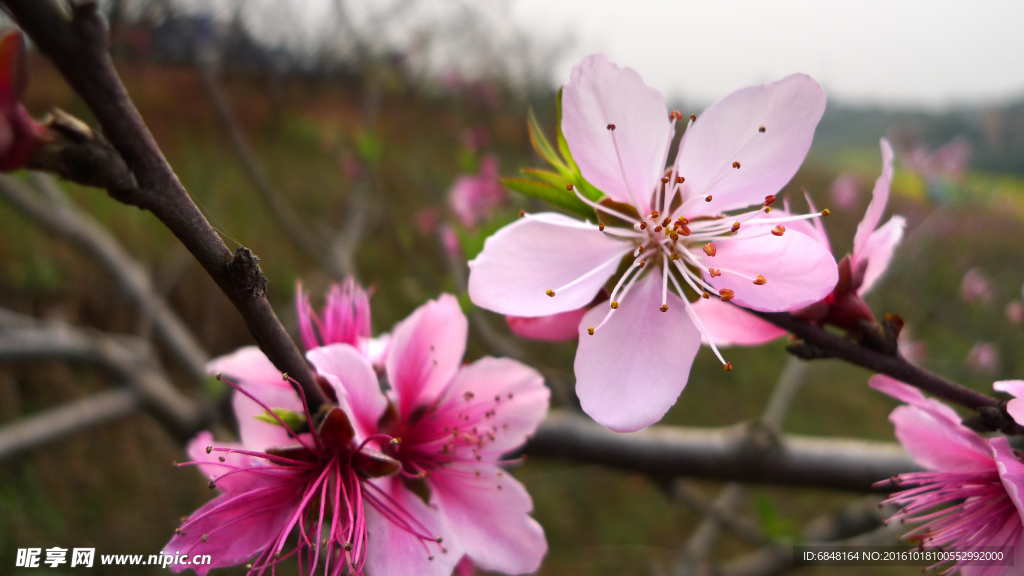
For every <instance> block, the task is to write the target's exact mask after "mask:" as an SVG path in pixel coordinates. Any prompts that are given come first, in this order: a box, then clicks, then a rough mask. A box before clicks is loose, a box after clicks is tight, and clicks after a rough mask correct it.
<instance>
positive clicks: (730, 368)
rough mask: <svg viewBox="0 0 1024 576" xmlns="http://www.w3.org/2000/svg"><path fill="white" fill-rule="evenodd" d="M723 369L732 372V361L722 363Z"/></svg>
mask: <svg viewBox="0 0 1024 576" xmlns="http://www.w3.org/2000/svg"><path fill="white" fill-rule="evenodd" d="M722 369H723V370H725V371H726V372H732V362H726V363H725V364H722Z"/></svg>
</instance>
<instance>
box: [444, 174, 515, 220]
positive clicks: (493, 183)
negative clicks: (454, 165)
mask: <svg viewBox="0 0 1024 576" xmlns="http://www.w3.org/2000/svg"><path fill="white" fill-rule="evenodd" d="M506 196H507V195H506V193H505V190H504V189H503V188H502V187H501V184H499V183H498V159H497V158H495V157H494V156H485V157H484V158H483V160H481V161H480V172H479V173H478V174H477V175H476V176H459V178H458V179H457V180H456V181H455V185H454V186H452V190H451V192H449V193H448V202H449V204H450V205H451V207H452V210H453V211H454V212H455V215H456V216H458V217H459V221H460V222H462V225H463V226H465V227H467V228H473V227H474V226H476V225H477V224H478V223H480V222H483V221H485V220H487V219H489V218H490V217H491V215H492V214H493V213H494V209H495V208H497V207H498V206H499V205H500V204H501V203H502V202H504V201H505V199H506Z"/></svg>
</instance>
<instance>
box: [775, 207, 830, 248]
mask: <svg viewBox="0 0 1024 576" xmlns="http://www.w3.org/2000/svg"><path fill="white" fill-rule="evenodd" d="M807 204H808V205H809V206H810V210H809V211H808V213H809V214H812V213H814V212H817V210H815V208H814V204H813V203H812V202H811V197H810V195H808V196H807ZM782 205H783V209H782V210H779V209H778V208H773V209H772V211H771V215H770V216H769V215H767V214H766V215H765V216H764V218H784V217H787V216H794V215H795V214H793V212H792V211H791V210H790V209H789V198H786V199H785V200H783V203H782ZM785 226H786V229H787V230H794V231H796V232H799V233H801V234H804V235H806V236H810V237H811V238H814V239H815V240H817V241H818V242H819V243H820V244H821V245H822V246H824V247H825V249H826V250H828V251H829V252H831V251H832V246H831V245H830V244H829V241H828V234H826V233H825V227H824V226H822V224H821V218H814V219H812V220H794V221H792V222H787V223H786V225H785Z"/></svg>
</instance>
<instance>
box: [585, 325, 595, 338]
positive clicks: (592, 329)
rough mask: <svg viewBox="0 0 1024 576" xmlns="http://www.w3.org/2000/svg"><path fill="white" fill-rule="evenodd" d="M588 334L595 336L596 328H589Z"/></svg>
mask: <svg viewBox="0 0 1024 576" xmlns="http://www.w3.org/2000/svg"><path fill="white" fill-rule="evenodd" d="M587 334H590V335H591V336H593V335H594V327H593V326H591V327H590V328H587Z"/></svg>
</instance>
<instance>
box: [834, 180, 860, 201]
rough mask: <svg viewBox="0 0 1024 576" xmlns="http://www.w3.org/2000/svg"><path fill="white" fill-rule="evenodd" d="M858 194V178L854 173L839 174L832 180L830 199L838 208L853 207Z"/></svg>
mask: <svg viewBox="0 0 1024 576" xmlns="http://www.w3.org/2000/svg"><path fill="white" fill-rule="evenodd" d="M859 196H860V179H859V178H857V176H856V175H854V174H841V175H840V176H839V177H838V178H836V179H835V180H834V181H832V201H833V202H835V204H836V206H838V207H840V208H845V209H849V208H853V206H854V205H855V204H856V203H857V198H858V197H859Z"/></svg>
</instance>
